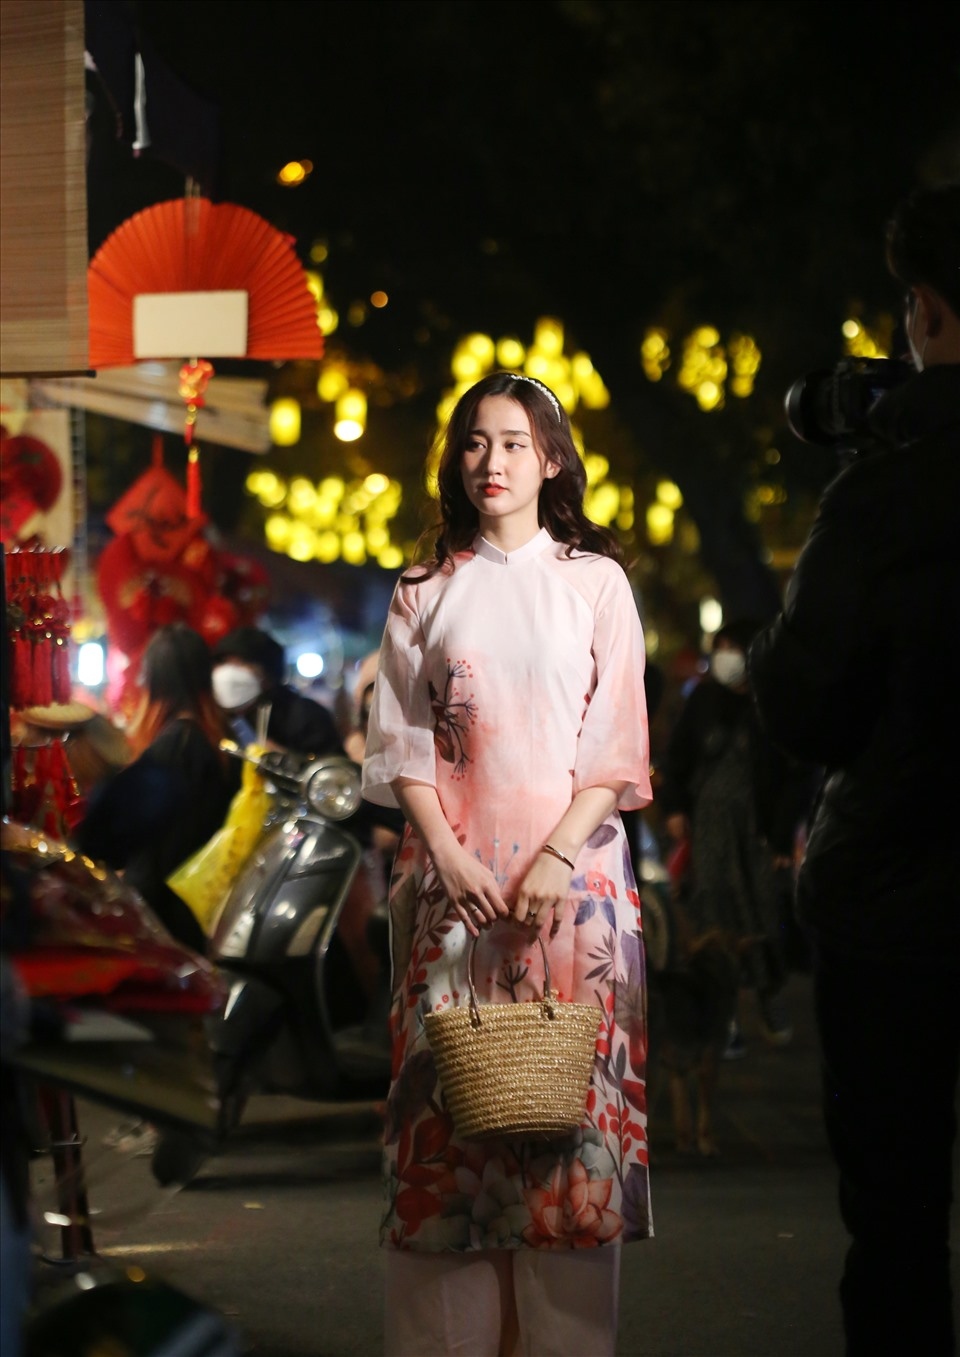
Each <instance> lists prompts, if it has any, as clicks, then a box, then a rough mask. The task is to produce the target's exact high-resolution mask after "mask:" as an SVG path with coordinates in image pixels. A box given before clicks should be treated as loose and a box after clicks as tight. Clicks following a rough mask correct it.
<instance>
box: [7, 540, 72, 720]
mask: <svg viewBox="0 0 960 1357" xmlns="http://www.w3.org/2000/svg"><path fill="white" fill-rule="evenodd" d="M5 556H6V581H7V598H6V610H7V635H8V638H9V641H10V656H11V663H10V675H9V702H10V706H11V707H13V708H20V707H28V706H48V705H49V704H50V703H51V702H68V701H69V700H70V650H69V640H70V604H69V603H68V602H67V600H66V598H65V597H64V594H63V588H62V581H63V572H64V570H65V569H66V566H67V562H68V560H69V552H68V551H67V550H66V548H64V547H54V548H43V547H32V548H20V547H15V548H14V549H13V550H11V551H8V552H6V553H5Z"/></svg>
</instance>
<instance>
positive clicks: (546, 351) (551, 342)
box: [533, 316, 563, 358]
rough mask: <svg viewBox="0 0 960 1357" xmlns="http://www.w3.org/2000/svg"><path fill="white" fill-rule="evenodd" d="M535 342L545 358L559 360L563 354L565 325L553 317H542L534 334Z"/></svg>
mask: <svg viewBox="0 0 960 1357" xmlns="http://www.w3.org/2000/svg"><path fill="white" fill-rule="evenodd" d="M533 342H534V344H535V346H536V347H537V348H538V349H539V351H540V353H542V354H543V356H544V358H559V357H560V355H561V354H562V353H563V323H562V322H561V321H559V320H557V319H556V318H555V317H553V316H541V317H540V319H539V320H538V321H537V324H536V327H535V329H534V332H533Z"/></svg>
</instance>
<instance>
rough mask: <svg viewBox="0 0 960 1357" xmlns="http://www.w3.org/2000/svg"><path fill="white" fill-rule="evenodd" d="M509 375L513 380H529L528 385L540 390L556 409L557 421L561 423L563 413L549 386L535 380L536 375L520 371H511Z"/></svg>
mask: <svg viewBox="0 0 960 1357" xmlns="http://www.w3.org/2000/svg"><path fill="white" fill-rule="evenodd" d="M510 376H511V377H512V378H513V380H514V381H515V382H529V383H530V385H531V386H535V387H536V388H537V390H538V391H542V392H543V394H544V395H545V396H546V398H547V400H548V401H549V402H550V404H551V405H552V406H553V408H554V410H556V412H557V420H558V422H559V423H561V424H562V423H563V414H562V412H561V410H560V402H559V401H558V400H557V398H556V396H555V395H554V394H553V392H552V391H551V390H550V388H549V386H545V385H544V384H543V382H539V381H537V379H536V377H525V376H524V375H523V373H522V372H511V373H510Z"/></svg>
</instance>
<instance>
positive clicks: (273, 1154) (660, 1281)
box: [35, 975, 909, 1357]
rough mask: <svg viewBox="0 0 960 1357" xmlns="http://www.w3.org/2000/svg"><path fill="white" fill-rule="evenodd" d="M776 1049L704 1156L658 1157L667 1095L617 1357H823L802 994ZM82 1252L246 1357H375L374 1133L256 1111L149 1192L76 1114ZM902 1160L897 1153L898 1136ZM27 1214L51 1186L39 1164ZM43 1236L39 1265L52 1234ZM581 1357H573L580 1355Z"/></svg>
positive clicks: (830, 1201)
mask: <svg viewBox="0 0 960 1357" xmlns="http://www.w3.org/2000/svg"><path fill="white" fill-rule="evenodd" d="M788 1000H789V1007H790V1010H791V1017H792V1019H793V1022H794V1026H795V1032H796V1035H795V1039H794V1042H793V1044H792V1045H790V1046H788V1047H786V1048H785V1049H783V1050H772V1049H770V1048H768V1047H767V1046H765V1045H764V1043H763V1041H762V1038H761V1036H760V1034H759V1029H758V1027H757V1025H756V1018H755V1015H754V1013H753V1011H752V1009H751V1008H750V1007H749V1006H745V1011H744V1023H743V1025H744V1033H745V1037H746V1040H747V1054H746V1056H745V1057H744V1058H743V1059H741V1060H739V1061H737V1062H731V1063H726V1064H724V1065H723V1066H722V1069H721V1075H720V1088H719V1094H718V1106H717V1132H718V1139H719V1144H720V1151H721V1153H720V1154H719V1156H718V1157H717V1158H715V1159H712V1160H703V1159H700V1158H691V1157H686V1156H680V1155H678V1154H676V1153H675V1152H674V1151H673V1150H672V1149H671V1138H670V1122H669V1109H668V1107H667V1100H666V1094H665V1092H663V1093H662V1094H659V1095H657V1098H656V1101H655V1105H654V1107H653V1111H652V1116H651V1143H652V1148H653V1177H652V1181H653V1201H654V1222H655V1229H656V1238H655V1239H653V1240H651V1241H649V1242H648V1243H644V1244H637V1245H632V1246H630V1247H629V1248H627V1249H626V1250H625V1253H624V1266H623V1283H622V1303H621V1317H620V1337H619V1343H618V1347H617V1353H618V1357H840V1355H841V1353H842V1339H841V1335H840V1323H839V1314H838V1308H837V1304H836V1301H835V1285H836V1280H837V1277H838V1275H839V1268H840V1264H841V1259H842V1254H843V1250H844V1235H843V1232H842V1229H841V1226H840V1223H839V1220H838V1217H837V1212H836V1209H835V1205H834V1197H835V1193H834V1180H833V1172H832V1168H831V1165H830V1162H829V1158H828V1154H827V1150H826V1146H825V1142H824V1137H823V1133H822V1128H821V1124H820V1114H819V1108H818V1101H817V1096H818V1095H817V1081H816V1052H815V1046H814V1038H813V1029H812V1022H811V1012H810V984H809V980H808V978H807V977H806V976H802V975H794V976H793V977H792V979H791V982H790V985H789V990H788ZM80 1118H81V1129H82V1131H83V1132H84V1134H85V1135H86V1137H87V1148H86V1159H87V1165H88V1174H89V1181H90V1199H91V1206H92V1208H93V1209H94V1211H95V1212H96V1213H97V1214H96V1217H95V1223H94V1242H95V1245H96V1247H97V1249H98V1251H99V1253H100V1255H101V1256H102V1259H103V1260H104V1263H113V1264H124V1265H130V1264H137V1265H139V1266H140V1267H142V1268H143V1269H144V1270H145V1271H146V1272H147V1273H148V1274H154V1275H156V1276H158V1277H161V1278H163V1279H164V1280H166V1281H168V1282H171V1283H173V1284H174V1285H176V1286H179V1287H181V1288H183V1289H184V1290H185V1291H187V1292H188V1293H190V1294H191V1295H193V1296H195V1297H197V1298H198V1299H201V1300H203V1301H205V1302H207V1303H210V1304H213V1305H216V1306H218V1307H219V1308H220V1309H221V1310H222V1311H223V1312H225V1313H226V1314H227V1315H229V1316H230V1318H231V1320H232V1321H233V1322H234V1323H235V1324H236V1325H237V1326H238V1328H239V1330H240V1332H241V1334H242V1337H243V1343H244V1347H245V1350H247V1351H249V1352H251V1353H255V1354H262V1357H356V1354H364V1355H365V1354H370V1355H371V1357H375V1354H377V1353H379V1352H380V1351H381V1344H382V1332H383V1317H382V1313H381V1302H380V1297H381V1281H382V1255H381V1253H380V1251H379V1250H378V1248H377V1245H376V1236H377V1226H378V1217H379V1199H380V1190H379V1182H378V1177H377V1167H378V1148H377V1134H378V1123H377V1117H376V1113H375V1110H374V1109H373V1108H372V1106H370V1105H356V1104H355V1105H351V1106H348V1107H334V1106H324V1107H322V1108H320V1107H317V1106H315V1105H312V1104H308V1103H303V1102H295V1101H292V1100H289V1099H279V1098H278V1099H269V1098H258V1099H256V1100H254V1102H253V1103H252V1104H251V1106H250V1108H249V1110H248V1113H247V1116H246V1118H245V1121H244V1124H243V1126H242V1127H241V1129H240V1131H239V1133H238V1134H237V1137H236V1139H235V1141H234V1142H233V1143H232V1144H231V1146H230V1149H229V1152H228V1153H226V1154H224V1155H223V1156H222V1157H220V1158H217V1159H213V1160H210V1161H208V1162H207V1164H206V1166H205V1168H204V1169H203V1171H202V1172H201V1174H200V1175H199V1177H198V1178H197V1180H196V1181H195V1182H194V1184H193V1185H192V1186H191V1187H189V1188H187V1189H185V1190H180V1191H176V1190H173V1191H170V1190H162V1189H160V1188H158V1187H157V1186H156V1185H155V1184H154V1183H153V1180H152V1178H151V1176H150V1171H149V1160H148V1159H146V1158H137V1157H130V1156H126V1155H124V1154H122V1153H121V1152H120V1151H118V1150H114V1149H106V1148H104V1147H103V1146H102V1144H101V1140H102V1137H103V1135H104V1134H105V1133H106V1131H107V1130H109V1128H110V1127H111V1126H113V1125H114V1124H115V1123H116V1121H117V1117H116V1115H115V1114H114V1113H112V1112H111V1111H109V1110H107V1109H104V1108H102V1107H97V1106H93V1105H90V1104H87V1103H83V1104H81V1106H80ZM904 1141H905V1143H907V1144H908V1143H909V1135H905V1136H904ZM35 1180H36V1183H37V1189H38V1204H39V1205H40V1206H43V1205H44V1201H45V1197H44V1193H45V1191H49V1187H50V1180H49V1169H48V1167H47V1165H46V1162H45V1161H37V1163H36V1165H35ZM47 1230H48V1231H49V1236H48V1241H47V1242H48V1244H49V1246H50V1248H51V1251H53V1252H55V1251H56V1249H57V1247H58V1235H57V1232H56V1231H55V1230H52V1229H50V1227H47ZM583 1357H590V1354H589V1353H584V1355H583Z"/></svg>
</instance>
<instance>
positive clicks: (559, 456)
mask: <svg viewBox="0 0 960 1357" xmlns="http://www.w3.org/2000/svg"><path fill="white" fill-rule="evenodd" d="M485 396H509V398H510V399H511V400H514V401H516V402H517V404H518V405H522V406H523V408H524V410H525V411H526V412H527V415H528V417H529V419H530V431H531V433H532V434H533V442H534V446H535V447H536V449H537V451H538V452H539V453H541V454H542V455H543V456H544V457H546V458H547V460H548V461H550V462H553V463H555V464H556V465H557V466H558V467H559V468H560V471H559V472H558V474H557V475H556V476H554V477H552V478H550V479H548V480H545V481H544V483H543V485H542V486H541V488H540V500H539V503H538V506H537V508H538V516H539V520H540V526H541V527H542V528H546V530H547V532H548V533H549V534H550V536H551V537H552V538H553V539H554V541H555V542H564V543H565V544H566V547H567V555H570V553H571V552H573V551H588V552H593V553H595V554H597V555H598V556H610V557H611V558H612V559H613V560H615V561H617V562H618V563H619V564H620V565H623V564H624V557H623V552H622V550H621V548H620V544H619V542H618V541H617V539H616V537H615V536H614V535H613V533H612V532H610V531H608V529H606V528H601V527H599V526H598V525H597V524H596V523H591V522H590V520H589V519H588V518H587V516H586V515H585V514H584V512H583V496H584V491H585V490H586V488H587V475H586V472H585V470H584V466H583V461H582V459H581V457H580V454H579V453H578V452H577V448H576V445H575V443H574V441H573V435H572V433H571V431H570V421H569V419H568V418H567V416H566V412H565V411H564V409H563V407H562V406H561V404H560V402H559V401H558V400H557V399H556V397H555V396H553V394H552V393H551V392H550V390H549V388H548V387H545V386H543V385H542V384H541V383H539V382H533V381H531V380H530V379H529V378H524V377H520V376H518V375H517V373H515V372H491V373H490V374H489V375H488V376H486V377H483V378H482V379H481V380H480V381H479V382H477V383H476V385H475V386H472V387H471V388H470V390H469V391H466V392H464V394H463V395H462V396H461V397H460V399H459V400H458V401H457V403H456V405H455V406H454V408H453V413H452V414H451V416H450V419H449V421H448V423H447V425H446V427H445V428H444V429H443V430H441V432H440V434H439V436H438V440H437V441H438V444H439V446H440V449H441V453H440V465H439V470H438V471H437V483H438V487H439V499H440V516H441V522H440V523H439V524H438V525H437V526H436V527H435V528H432V529H430V530H429V533H428V534H425V536H433V534H434V533H435V534H436V537H435V540H434V544H433V555H432V556H431V557H430V558H429V559H427V560H425V561H424V562H423V564H422V566H419V567H418V568H417V571H416V574H415V575H409V576H408V575H405V576H404V577H403V578H404V580H414V579H421V580H422V579H429V577H430V576H431V575H435V574H436V573H437V571H438V570H449V569H450V568H451V567H452V561H453V557H454V555H455V554H456V553H457V552H458V551H464V550H465V549H466V548H467V547H469V546H470V545H471V544H472V542H473V540H474V538H475V537H476V535H477V530H478V528H479V525H480V518H479V515H478V513H477V510H476V509H475V508H474V506H473V505H472V504H471V503H470V500H469V499H468V498H467V492H466V490H465V489H464V485H463V476H462V474H461V462H462V458H463V453H464V450H465V448H466V446H467V443H468V441H469V438H470V433H471V430H472V429H473V428H474V426H475V424H476V415H477V406H478V405H479V404H480V402H481V401H482V400H483V398H484V397H485Z"/></svg>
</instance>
